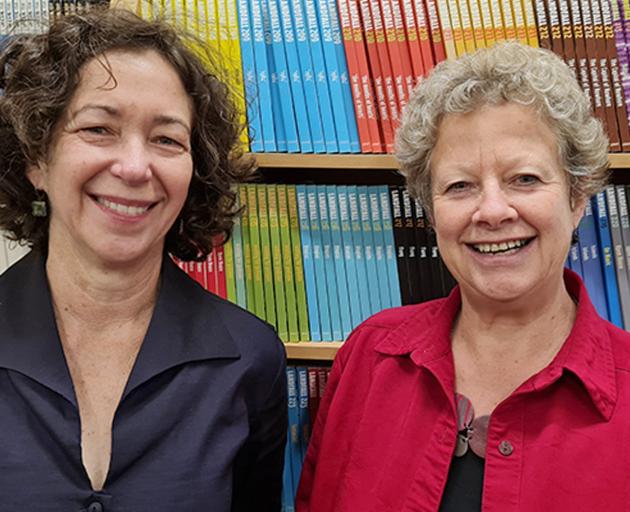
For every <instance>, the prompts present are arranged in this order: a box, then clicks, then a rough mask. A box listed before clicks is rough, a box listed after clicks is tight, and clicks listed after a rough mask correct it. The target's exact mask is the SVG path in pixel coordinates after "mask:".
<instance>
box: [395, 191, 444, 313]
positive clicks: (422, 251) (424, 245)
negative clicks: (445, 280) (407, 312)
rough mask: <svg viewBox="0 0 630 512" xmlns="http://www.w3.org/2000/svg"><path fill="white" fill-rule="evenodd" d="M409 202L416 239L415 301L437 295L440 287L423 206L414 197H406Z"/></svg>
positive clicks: (405, 200)
mask: <svg viewBox="0 0 630 512" xmlns="http://www.w3.org/2000/svg"><path fill="white" fill-rule="evenodd" d="M403 200H404V202H405V203H406V202H407V200H409V202H410V203H411V215H412V216H413V220H414V223H413V227H414V231H415V232H414V234H415V241H416V265H417V276H418V279H417V282H416V290H415V295H414V297H415V299H416V301H417V302H421V301H425V300H429V299H433V298H435V297H439V295H440V294H439V293H438V292H435V291H433V290H437V289H439V288H440V287H441V283H440V279H439V273H438V271H437V267H435V264H434V263H433V262H432V259H431V258H432V254H431V249H432V248H431V246H430V243H429V233H430V227H429V223H428V222H427V220H426V216H425V212H424V208H423V207H422V205H421V204H420V201H418V200H415V199H411V198H409V199H407V197H404V199H403Z"/></svg>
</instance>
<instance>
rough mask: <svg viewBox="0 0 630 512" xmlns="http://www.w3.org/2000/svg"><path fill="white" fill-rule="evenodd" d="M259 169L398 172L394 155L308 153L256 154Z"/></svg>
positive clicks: (620, 163)
mask: <svg viewBox="0 0 630 512" xmlns="http://www.w3.org/2000/svg"><path fill="white" fill-rule="evenodd" d="M254 155H255V157H256V160H257V162H258V165H259V167H263V168H300V169H334V170H338V169H378V170H394V171H395V170H396V169H397V168H398V166H397V164H396V160H395V159H394V156H393V155H366V154H361V155H345V154H344V155H336V154H322V155H314V154H306V153H254ZM608 158H609V160H610V167H611V168H612V169H630V153H609V155H608Z"/></svg>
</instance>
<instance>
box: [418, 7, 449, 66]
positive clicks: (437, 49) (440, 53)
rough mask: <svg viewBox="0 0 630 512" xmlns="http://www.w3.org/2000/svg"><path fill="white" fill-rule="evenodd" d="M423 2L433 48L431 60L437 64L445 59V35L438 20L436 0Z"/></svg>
mask: <svg viewBox="0 0 630 512" xmlns="http://www.w3.org/2000/svg"><path fill="white" fill-rule="evenodd" d="M416 1H421V0H416ZM438 1H439V0H438ZM424 3H425V6H426V8H427V16H428V19H429V28H430V30H431V49H432V50H433V60H434V62H435V63H436V64H437V63H438V62H442V61H443V60H446V44H447V43H446V36H445V35H444V34H443V33H442V23H441V21H440V14H439V12H438V6H437V3H436V0H424ZM451 36H452V34H451ZM451 42H452V41H451Z"/></svg>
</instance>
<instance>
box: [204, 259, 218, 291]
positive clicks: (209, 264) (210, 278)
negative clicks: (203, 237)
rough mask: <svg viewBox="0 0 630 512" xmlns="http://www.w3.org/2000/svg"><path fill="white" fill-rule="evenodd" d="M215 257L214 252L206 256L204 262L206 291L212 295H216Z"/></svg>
mask: <svg viewBox="0 0 630 512" xmlns="http://www.w3.org/2000/svg"><path fill="white" fill-rule="evenodd" d="M216 264H217V260H216V256H215V254H214V250H213V251H212V252H211V253H210V254H208V257H207V258H206V261H205V266H206V286H205V288H206V290H208V291H209V292H212V293H217V276H216V274H217V272H216Z"/></svg>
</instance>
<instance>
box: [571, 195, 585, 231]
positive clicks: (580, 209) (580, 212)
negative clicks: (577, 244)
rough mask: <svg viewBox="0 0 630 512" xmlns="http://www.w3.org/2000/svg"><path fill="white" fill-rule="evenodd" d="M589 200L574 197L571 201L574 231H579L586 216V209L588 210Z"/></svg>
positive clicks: (582, 197)
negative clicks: (579, 226)
mask: <svg viewBox="0 0 630 512" xmlns="http://www.w3.org/2000/svg"><path fill="white" fill-rule="evenodd" d="M587 201H588V198H586V197H584V196H580V197H577V198H576V197H574V198H572V199H571V209H572V210H573V229H577V227H578V225H579V224H580V220H582V217H583V216H584V209H585V208H586V202H587Z"/></svg>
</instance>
